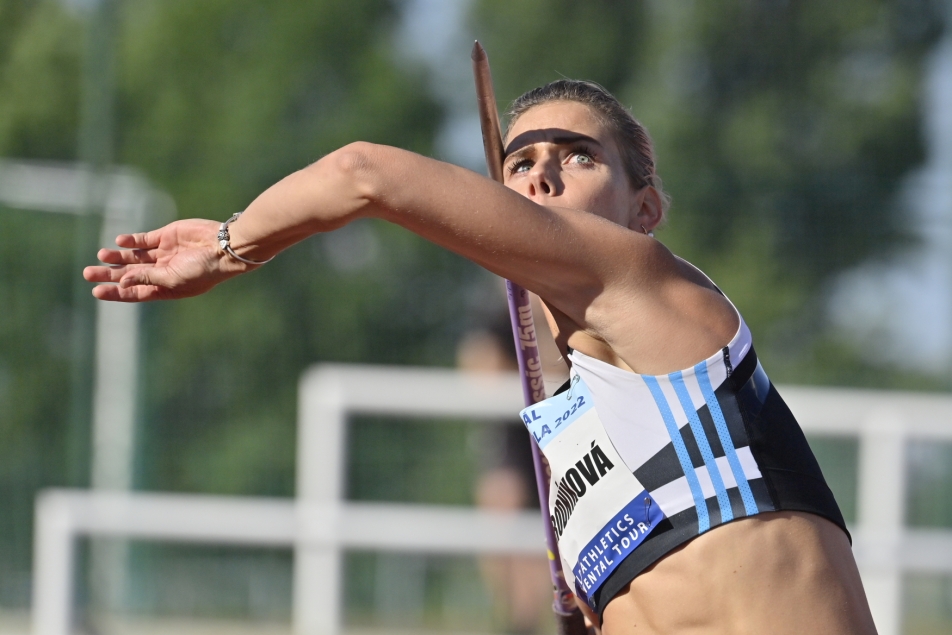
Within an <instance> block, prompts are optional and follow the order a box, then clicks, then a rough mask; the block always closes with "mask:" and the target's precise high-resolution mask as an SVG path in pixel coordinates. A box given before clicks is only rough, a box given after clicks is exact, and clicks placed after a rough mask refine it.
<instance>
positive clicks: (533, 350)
mask: <svg viewBox="0 0 952 635" xmlns="http://www.w3.org/2000/svg"><path fill="white" fill-rule="evenodd" d="M472 58H473V76H474V78H475V80H476V100H477V103H478V106H479V124H480V129H481V130H482V133H483V150H484V151H485V153H486V168H487V170H488V171H489V176H490V177H491V178H492V179H493V180H494V181H497V182H499V183H502V182H503V166H502V161H503V145H502V132H501V129H500V127H499V113H498V111H497V110H496V94H495V91H494V90H493V79H492V74H491V73H490V70H489V57H488V56H487V55H486V51H485V49H483V47H482V45H480V43H479V42H476V43H475V44H474V45H473V54H472ZM506 290H507V292H508V293H507V295H508V299H509V318H510V320H511V321H512V334H513V337H514V339H515V344H516V358H517V360H518V362H519V375H520V377H521V379H522V392H523V396H524V397H525V403H526V406H531V405H532V404H534V403H537V402H539V401H542V400H543V399H545V385H544V384H543V381H542V360H541V358H540V357H539V344H538V341H537V340H536V331H535V325H534V324H533V320H532V306H531V304H530V297H529V292H528V291H526V290H525V289H523V288H522V287H521V286H519V285H518V284H515V283H514V282H512V281H511V280H506ZM531 446H532V463H533V465H534V466H535V478H536V487H537V488H538V490H539V504H540V506H541V508H542V519H543V525H544V527H545V542H546V546H547V547H548V556H549V573H550V574H551V576H552V585H553V587H554V588H555V601H554V603H553V605H552V609H553V610H554V611H555V613H556V617H557V619H558V622H559V632H560V633H563V634H565V635H568V634H577V633H585V631H586V629H585V623H584V621H583V619H582V616H581V612H580V611H579V609H578V606H577V605H576V604H575V599H574V597H573V594H572V591H571V590H570V589H569V587H568V584H567V583H566V581H565V575H564V574H563V573H562V564H561V558H560V557H559V545H558V542H557V540H556V537H555V530H554V529H553V527H552V522H551V520H550V519H549V515H548V511H547V510H548V504H549V476H550V470H549V465H548V463H547V462H546V460H545V457H544V456H542V453H541V452H540V451H539V446H538V444H536V442H535V441H534V440H533V441H532V442H531Z"/></svg>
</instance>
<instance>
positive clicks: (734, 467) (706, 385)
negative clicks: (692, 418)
mask: <svg viewBox="0 0 952 635" xmlns="http://www.w3.org/2000/svg"><path fill="white" fill-rule="evenodd" d="M694 373H695V375H696V376H697V383H698V385H699V386H700V387H701V394H702V395H704V401H705V402H707V409H708V410H709V411H710V413H711V419H713V420H714V428H715V429H716V430H717V438H719V439H720V440H721V446H722V447H723V448H724V454H725V455H726V456H727V462H728V463H729V464H730V466H731V472H732V473H733V474H734V480H735V481H736V482H737V489H739V490H740V497H741V499H742V500H743V501H744V511H745V512H747V515H748V516H753V515H754V514H756V513H758V512H759V511H760V510H759V509H758V508H757V501H755V500H754V494H753V492H751V491H750V483H748V482H747V477H746V476H745V475H744V468H743V467H741V464H740V459H738V458H737V450H736V449H734V442H733V441H731V434H730V431H728V429H727V422H726V421H725V420H724V413H723V412H721V404H719V403H718V402H717V396H716V395H715V394H714V389H713V388H712V387H711V379H710V378H709V377H708V375H707V362H700V363H698V364H697V365H695V366H694Z"/></svg>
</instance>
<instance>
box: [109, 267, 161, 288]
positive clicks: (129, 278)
mask: <svg viewBox="0 0 952 635" xmlns="http://www.w3.org/2000/svg"><path fill="white" fill-rule="evenodd" d="M162 278H164V276H162V275H161V273H160V272H159V271H158V270H157V269H156V268H155V267H134V268H132V269H130V270H129V271H128V272H126V273H125V274H124V275H123V276H122V278H120V279H119V287H120V288H122V289H128V288H129V287H134V286H137V285H154V286H162V282H161V279H162Z"/></svg>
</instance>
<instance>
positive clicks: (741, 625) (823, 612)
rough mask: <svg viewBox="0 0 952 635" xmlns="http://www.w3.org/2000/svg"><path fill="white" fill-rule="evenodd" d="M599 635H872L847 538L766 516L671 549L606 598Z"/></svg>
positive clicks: (799, 518)
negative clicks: (610, 598) (606, 604)
mask: <svg viewBox="0 0 952 635" xmlns="http://www.w3.org/2000/svg"><path fill="white" fill-rule="evenodd" d="M602 633H603V634H604V635H622V634H623V633H638V634H653V633H658V634H661V633H666V634H667V633H692V634H693V635H721V634H724V635H728V634H730V635H738V634H742V633H750V634H751V635H754V634H756V635H761V634H763V633H771V634H774V635H784V634H786V633H789V634H790V635H794V634H796V635H799V634H800V633H824V634H830V635H838V634H844V635H845V634H851V635H852V634H860V633H862V634H864V635H872V634H875V633H876V629H875V626H874V625H873V622H872V618H871V617H870V613H869V606H868V604H867V602H866V596H865V594H864V592H863V587H862V583H861V581H860V578H859V572H858V571H857V569H856V564H855V562H854V560H853V556H852V552H851V551H850V545H849V541H848V540H847V537H846V534H844V533H843V531H842V530H841V529H840V528H839V527H837V526H836V525H834V524H833V523H831V522H829V521H827V520H824V519H822V518H820V517H819V516H815V515H813V514H806V513H801V512H772V513H767V514H761V515H758V516H754V517H751V518H745V519H743V520H739V521H736V522H733V523H730V524H728V525H725V526H723V527H719V528H718V529H717V530H716V531H711V532H709V533H706V534H704V535H702V536H700V537H698V538H695V539H694V540H692V541H691V542H689V543H687V544H685V545H683V546H681V547H680V548H678V549H676V550H675V551H672V552H671V553H670V554H668V555H667V556H666V557H664V558H662V559H661V560H659V561H658V562H657V563H656V564H655V565H654V566H652V567H651V568H650V569H648V570H647V571H646V572H645V573H644V574H643V575H640V576H638V577H637V578H635V579H634V580H632V582H631V583H630V584H629V585H628V586H627V587H626V588H625V589H624V590H623V591H622V592H620V593H618V594H617V595H616V596H615V597H614V599H613V600H612V601H611V602H610V603H609V604H608V606H607V607H606V608H605V611H604V613H603V620H602Z"/></svg>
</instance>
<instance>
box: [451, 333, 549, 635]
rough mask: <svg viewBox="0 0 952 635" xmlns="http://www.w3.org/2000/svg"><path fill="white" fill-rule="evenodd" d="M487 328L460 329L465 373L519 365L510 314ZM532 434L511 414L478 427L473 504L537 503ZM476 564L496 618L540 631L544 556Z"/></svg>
mask: <svg viewBox="0 0 952 635" xmlns="http://www.w3.org/2000/svg"><path fill="white" fill-rule="evenodd" d="M498 317H499V318H502V319H496V320H493V321H491V323H489V324H488V325H487V328H478V329H472V330H470V331H467V332H466V333H464V335H463V337H462V338H461V339H460V341H459V344H458V345H457V347H456V367H457V368H458V369H460V370H461V371H463V372H466V373H485V374H495V373H507V372H508V373H511V372H515V371H516V370H517V363H516V357H515V351H514V349H513V342H512V327H511V326H510V325H509V315H508V314H501V315H500V316H498ZM530 443H531V440H530V437H529V434H528V433H527V432H526V429H525V427H524V426H523V425H522V422H521V421H520V420H519V419H518V418H515V417H513V418H512V419H511V420H509V421H505V422H499V423H498V424H497V425H492V426H483V427H481V428H480V429H479V430H478V441H477V447H476V454H477V464H478V467H479V476H478V477H477V480H476V484H475V488H474V499H475V502H476V506H477V507H480V508H482V509H488V510H492V511H498V512H516V511H522V510H524V509H538V506H539V496H538V492H537V490H536V484H535V471H534V469H533V465H532V454H531V447H530ZM479 570H480V573H481V574H482V577H483V580H484V581H485V583H486V586H487V588H488V589H489V592H490V594H491V596H492V598H493V606H494V607H496V609H497V619H498V620H499V621H500V622H501V624H502V626H503V629H504V630H505V631H506V632H510V633H535V632H538V631H539V628H540V626H541V624H542V620H543V617H544V612H545V611H547V610H548V608H549V606H548V605H549V603H550V600H551V588H552V584H551V582H550V581H549V566H548V563H547V562H546V561H545V558H540V557H530V556H483V557H481V558H480V559H479Z"/></svg>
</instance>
